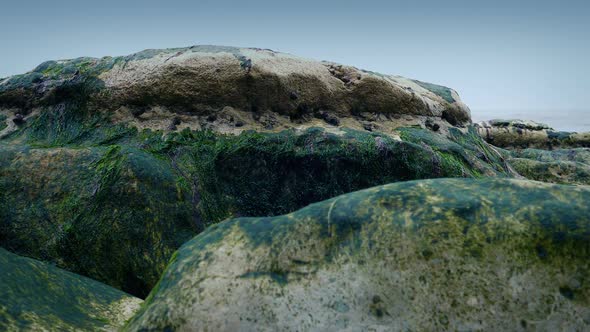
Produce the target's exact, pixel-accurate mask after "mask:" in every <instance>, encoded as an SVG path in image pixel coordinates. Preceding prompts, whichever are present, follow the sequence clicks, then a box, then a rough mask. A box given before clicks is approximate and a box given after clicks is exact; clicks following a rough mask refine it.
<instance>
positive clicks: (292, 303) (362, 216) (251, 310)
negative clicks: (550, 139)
mask: <svg viewBox="0 0 590 332" xmlns="http://www.w3.org/2000/svg"><path fill="white" fill-rule="evenodd" d="M588 199H590V188H589V187H583V186H581V187H572V186H558V185H549V184H543V183H540V182H533V181H522V180H491V179H488V180H459V179H441V180H424V181H411V182H403V183H396V184H391V185H386V186H381V187H375V188H372V189H368V190H364V191H360V192H356V193H351V194H347V195H344V196H339V197H336V198H334V199H331V200H328V201H325V202H321V203H317V204H313V205H310V206H308V207H307V208H304V209H302V210H299V211H297V212H295V213H292V214H289V215H285V216H280V217H274V218H241V219H235V220H231V221H227V222H224V223H221V224H218V225H216V226H214V227H212V228H210V229H209V230H207V231H205V232H204V233H203V234H201V235H199V236H197V237H196V238H195V239H193V240H191V241H190V242H188V243H187V244H185V245H184V246H183V247H182V248H181V249H180V250H179V251H178V254H177V255H176V258H175V260H174V262H172V263H171V265H170V266H169V268H168V269H167V271H166V272H165V273H164V275H163V278H162V279H161V282H160V286H159V288H158V289H157V290H156V291H154V292H153V293H152V294H151V295H150V298H149V300H148V301H146V302H147V303H146V305H145V307H144V308H143V310H142V311H141V312H140V313H138V315H137V316H136V317H135V318H134V319H133V320H132V321H131V323H130V324H129V326H127V329H129V330H142V329H148V330H149V329H156V330H157V329H162V328H164V327H172V328H176V329H179V330H183V329H184V330H202V329H205V328H207V329H212V330H232V329H238V328H240V329H245V330H248V329H256V330H263V331H265V330H268V331H271V330H283V331H291V330H292V331H295V330H342V329H347V330H368V329H376V330H405V329H409V330H474V329H475V330H478V329H483V330H515V329H518V328H520V327H521V326H522V325H523V324H526V325H527V326H530V327H534V328H536V329H540V330H553V329H555V328H561V329H571V330H586V329H588V328H589V327H590V321H588V317H589V315H590V306H589V302H590V280H588V275H589V272H590V266H589V264H588V262H587V253H588V252H589V251H590V244H589V243H590V241H589V240H590V238H589V235H588V234H590V208H589V207H588V205H587V201H588ZM539 247H542V248H543V253H544V254H543V257H540V256H539V249H538V248H539ZM336 326H337V327H336Z"/></svg>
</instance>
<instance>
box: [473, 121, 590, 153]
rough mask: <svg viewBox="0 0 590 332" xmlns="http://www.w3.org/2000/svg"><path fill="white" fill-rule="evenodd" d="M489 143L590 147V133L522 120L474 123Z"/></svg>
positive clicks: (521, 146)
mask: <svg viewBox="0 0 590 332" xmlns="http://www.w3.org/2000/svg"><path fill="white" fill-rule="evenodd" d="M474 126H475V128H477V131H478V132H479V134H480V135H481V136H482V137H483V138H484V139H485V140H486V141H487V142H488V143H490V144H493V145H495V146H498V147H502V148H508V149H525V148H537V149H554V148H579V147H590V133H575V132H574V133H571V132H563V131H555V130H553V128H551V127H549V126H547V125H546V124H542V123H537V122H534V121H522V120H491V121H488V122H479V123H476V124H474Z"/></svg>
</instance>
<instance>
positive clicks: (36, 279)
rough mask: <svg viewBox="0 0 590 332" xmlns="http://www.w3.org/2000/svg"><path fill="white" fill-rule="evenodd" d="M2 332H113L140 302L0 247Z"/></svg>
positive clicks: (0, 327) (0, 315)
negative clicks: (57, 331)
mask: <svg viewBox="0 0 590 332" xmlns="http://www.w3.org/2000/svg"><path fill="white" fill-rule="evenodd" d="M0 280H1V281H2V282H0V330H2V331H25V330H26V331H56V330H59V331H82V330H84V331H115V330H116V329H117V328H119V327H121V326H122V325H123V324H124V323H125V321H126V320H127V319H129V318H130V317H131V316H132V315H133V314H134V313H135V311H137V310H138V309H139V306H140V304H141V302H142V301H141V300H140V299H138V298H135V297H133V296H130V295H128V294H125V293H123V292H121V291H119V290H116V289H114V288H111V287H109V286H107V285H104V284H101V283H100V282H97V281H94V280H91V279H88V278H86V277H82V276H79V275H76V274H73V273H70V272H66V271H63V270H61V269H58V268H56V267H54V266H52V265H50V264H47V263H42V262H40V261H36V260H34V259H30V258H25V257H20V256H17V255H15V254H12V253H9V252H7V251H6V250H4V249H2V248H0Z"/></svg>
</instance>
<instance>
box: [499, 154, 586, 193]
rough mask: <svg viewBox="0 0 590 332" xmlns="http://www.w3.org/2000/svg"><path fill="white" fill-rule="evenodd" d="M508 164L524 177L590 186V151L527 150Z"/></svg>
mask: <svg viewBox="0 0 590 332" xmlns="http://www.w3.org/2000/svg"><path fill="white" fill-rule="evenodd" d="M511 155H512V157H511V158H509V159H508V163H509V164H510V165H511V166H512V167H513V168H514V170H516V171H517V172H518V173H519V174H521V175H523V176H524V177H526V178H528V179H531V180H537V181H544V182H552V183H565V184H585V185H590V149H588V148H576V149H556V150H550V151H547V150H539V149H525V150H515V151H512V152H511Z"/></svg>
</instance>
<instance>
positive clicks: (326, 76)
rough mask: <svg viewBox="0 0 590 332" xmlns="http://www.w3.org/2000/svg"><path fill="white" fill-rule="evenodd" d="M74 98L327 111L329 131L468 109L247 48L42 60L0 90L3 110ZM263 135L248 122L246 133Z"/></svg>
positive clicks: (457, 119) (395, 79)
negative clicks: (375, 119) (367, 116)
mask: <svg viewBox="0 0 590 332" xmlns="http://www.w3.org/2000/svg"><path fill="white" fill-rule="evenodd" d="M73 99H75V100H76V101H77V102H79V101H83V102H87V103H88V104H89V105H92V108H93V109H94V110H95V111H100V110H103V111H108V112H112V111H115V110H117V109H120V108H121V107H124V108H128V109H130V110H131V112H132V113H133V114H136V113H137V111H136V110H137V109H139V110H142V112H143V111H145V110H148V111H149V110H151V109H154V108H166V109H168V110H169V111H171V112H173V113H183V114H185V115H187V116H193V117H199V116H208V115H210V114H212V113H216V112H218V111H220V110H222V109H223V108H225V107H231V108H233V109H235V110H236V111H238V112H244V113H251V112H253V110H256V112H258V113H262V114H265V113H273V114H275V115H276V116H287V117H292V116H293V115H294V114H298V113H301V112H302V111H303V112H304V113H306V112H307V113H310V114H313V113H314V112H318V111H323V112H325V113H326V114H327V116H326V117H324V119H326V122H327V123H328V124H330V125H334V126H337V125H340V121H336V119H338V118H342V117H344V118H352V119H357V118H358V114H359V113H362V112H373V113H376V114H386V115H388V116H389V115H412V116H422V117H434V118H438V119H440V118H441V117H443V114H447V115H448V116H446V119H448V121H450V122H452V123H451V124H452V125H463V124H466V123H469V122H470V113H469V108H468V107H467V106H466V105H464V104H463V103H461V101H460V99H459V96H458V95H457V93H456V92H455V91H453V90H451V89H449V88H446V87H442V86H438V85H434V84H429V83H423V82H419V81H413V80H410V79H406V78H403V77H400V76H388V75H381V74H377V73H373V72H368V71H362V70H359V69H357V68H354V67H351V66H343V65H338V64H334V63H328V62H318V61H313V60H309V59H304V58H300V57H296V56H293V55H290V54H284V53H278V52H274V51H270V50H263V49H252V48H234V47H222V46H194V47H190V48H177V49H167V50H146V51H143V52H139V53H137V54H133V55H130V56H126V57H114V58H113V57H105V58H101V59H93V58H79V59H74V60H63V61H48V62H45V63H43V64H41V65H40V66H38V67H37V68H35V70H33V71H32V72H29V73H26V74H23V75H17V76H13V77H10V78H7V79H6V80H4V81H3V82H2V84H1V85H0V108H10V107H16V108H18V109H20V110H21V112H24V113H26V112H28V111H29V110H30V109H31V108H33V107H40V106H47V105H53V104H55V103H59V102H63V101H72V100H73ZM298 115H299V117H300V116H301V114H298ZM118 120H121V118H119V119H118ZM357 120H358V119H357ZM416 120H417V121H418V122H420V121H423V120H419V119H416ZM298 122H301V121H298ZM188 123H189V124H190V123H191V121H188ZM286 124H287V125H288V126H290V127H293V126H294V124H293V123H290V122H289V121H286ZM239 127H241V126H239ZM359 127H360V125H359ZM264 128H265V126H263V125H260V124H259V123H257V121H255V120H250V121H247V122H246V123H245V126H244V128H243V129H244V130H245V129H260V130H263V129H264ZM163 129H165V128H163ZM193 129H195V128H193ZM240 130H242V129H240Z"/></svg>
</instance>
